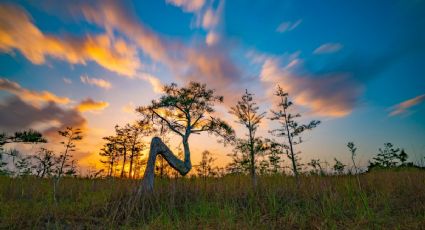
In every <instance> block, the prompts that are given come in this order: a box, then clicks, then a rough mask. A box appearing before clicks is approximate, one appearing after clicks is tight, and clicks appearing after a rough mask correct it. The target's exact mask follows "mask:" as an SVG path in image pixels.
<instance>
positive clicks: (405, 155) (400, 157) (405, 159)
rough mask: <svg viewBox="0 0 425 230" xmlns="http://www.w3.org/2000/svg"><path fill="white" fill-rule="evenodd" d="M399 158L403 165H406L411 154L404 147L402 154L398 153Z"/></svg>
mask: <svg viewBox="0 0 425 230" xmlns="http://www.w3.org/2000/svg"><path fill="white" fill-rule="evenodd" d="M397 158H398V160H399V161H400V163H401V165H406V161H407V159H408V158H409V155H408V154H407V153H406V152H405V151H404V149H401V152H400V154H398V157H397Z"/></svg>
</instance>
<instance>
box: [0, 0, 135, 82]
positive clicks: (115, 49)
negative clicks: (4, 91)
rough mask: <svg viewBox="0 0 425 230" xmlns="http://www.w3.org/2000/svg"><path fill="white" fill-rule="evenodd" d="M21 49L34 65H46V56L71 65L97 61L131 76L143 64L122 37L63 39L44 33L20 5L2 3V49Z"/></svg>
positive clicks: (0, 35) (0, 20)
mask: <svg viewBox="0 0 425 230" xmlns="http://www.w3.org/2000/svg"><path fill="white" fill-rule="evenodd" d="M15 49H16V50H19V51H20V52H21V53H22V54H23V55H24V56H25V57H26V58H27V59H28V60H30V61H31V62H32V63H34V64H38V65H39V64H44V63H45V62H46V56H50V57H53V58H57V59H60V60H64V61H68V62H69V63H71V64H83V65H84V64H86V62H87V61H94V62H96V63H98V64H99V65H101V66H102V67H104V68H106V69H108V70H110V71H113V72H116V73H119V74H122V75H125V76H132V75H134V74H135V72H136V70H137V69H138V68H139V67H140V62H139V59H138V58H137V52H136V50H135V49H134V48H133V47H130V46H128V45H127V44H126V43H125V41H124V40H122V39H112V38H110V37H108V36H107V35H98V36H89V35H87V36H86V37H84V38H82V39H79V38H74V37H67V38H60V37H56V36H52V35H46V34H43V32H41V31H40V30H39V29H38V28H37V27H36V26H35V25H34V24H33V22H32V21H31V19H30V17H29V16H28V14H27V13H26V12H25V11H24V10H23V9H21V8H19V7H17V6H14V5H9V4H1V5H0V51H3V52H12V51H13V50H15Z"/></svg>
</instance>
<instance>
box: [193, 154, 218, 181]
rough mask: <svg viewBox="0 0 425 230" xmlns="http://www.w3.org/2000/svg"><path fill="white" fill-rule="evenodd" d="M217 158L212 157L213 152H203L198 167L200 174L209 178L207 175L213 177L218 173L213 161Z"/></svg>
mask: <svg viewBox="0 0 425 230" xmlns="http://www.w3.org/2000/svg"><path fill="white" fill-rule="evenodd" d="M214 161H215V159H214V158H212V157H211V153H210V152H209V151H208V150H205V151H203V152H202V159H201V161H200V162H199V165H198V167H197V169H196V171H197V173H198V176H199V177H202V178H204V180H206V179H207V177H212V176H215V175H216V172H215V171H214V168H213V163H214Z"/></svg>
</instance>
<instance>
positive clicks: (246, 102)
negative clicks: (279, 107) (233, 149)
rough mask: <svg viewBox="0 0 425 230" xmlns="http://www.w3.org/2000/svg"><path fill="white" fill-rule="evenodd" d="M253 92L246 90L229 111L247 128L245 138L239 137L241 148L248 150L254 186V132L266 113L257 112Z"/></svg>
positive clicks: (255, 152)
mask: <svg viewBox="0 0 425 230" xmlns="http://www.w3.org/2000/svg"><path fill="white" fill-rule="evenodd" d="M252 96H253V94H252V93H249V92H248V90H246V91H245V94H244V95H242V98H241V100H239V101H238V102H237V104H236V105H235V106H233V107H231V109H230V113H231V114H233V115H234V116H235V117H236V118H237V122H238V123H239V124H241V125H243V126H245V128H246V129H248V133H247V134H246V135H247V139H245V140H244V139H239V140H238V142H240V143H241V145H240V146H241V149H242V150H244V149H246V150H247V152H249V155H248V159H249V169H250V174H251V178H252V183H253V185H254V187H255V186H256V185H257V176H256V173H255V161H256V160H255V156H256V155H257V154H258V153H259V151H258V150H259V148H258V145H257V146H256V143H258V141H259V140H256V137H255V134H256V132H257V129H258V127H259V125H260V122H261V120H262V119H263V118H264V116H265V114H266V113H259V112H258V109H259V107H258V106H257V103H255V102H254V99H253V97H252Z"/></svg>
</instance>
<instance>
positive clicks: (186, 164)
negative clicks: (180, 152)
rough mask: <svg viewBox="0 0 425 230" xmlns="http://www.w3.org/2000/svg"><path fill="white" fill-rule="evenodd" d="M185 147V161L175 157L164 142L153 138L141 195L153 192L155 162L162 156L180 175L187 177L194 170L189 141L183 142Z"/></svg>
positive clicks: (140, 189) (141, 185) (141, 186)
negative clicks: (158, 156)
mask: <svg viewBox="0 0 425 230" xmlns="http://www.w3.org/2000/svg"><path fill="white" fill-rule="evenodd" d="M183 147H184V161H182V160H180V159H179V158H177V157H176V155H174V153H173V152H172V151H171V150H170V149H169V148H168V147H167V146H166V145H165V144H164V142H162V140H161V139H160V138H159V137H154V138H152V141H151V146H150V150H149V156H148V162H147V165H146V170H145V173H144V175H143V179H142V181H141V184H140V187H139V193H141V192H143V191H152V190H153V182H154V176H155V161H156V156H157V155H158V154H161V155H162V156H163V157H164V159H165V160H166V161H167V162H168V164H170V166H171V167H172V168H173V169H175V170H176V171H178V172H179V173H180V175H182V176H184V175H186V174H187V173H188V172H189V171H190V169H191V168H192V164H191V162H190V150H189V143H188V141H187V139H184V140H183Z"/></svg>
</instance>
